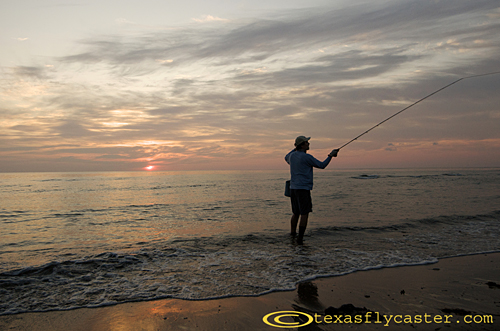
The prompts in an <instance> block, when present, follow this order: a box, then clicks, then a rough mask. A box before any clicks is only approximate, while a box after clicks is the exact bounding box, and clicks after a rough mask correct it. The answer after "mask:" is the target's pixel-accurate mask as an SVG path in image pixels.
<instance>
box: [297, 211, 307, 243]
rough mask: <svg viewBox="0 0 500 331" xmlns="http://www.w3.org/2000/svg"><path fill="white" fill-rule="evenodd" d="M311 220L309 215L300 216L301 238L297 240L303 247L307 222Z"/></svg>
mask: <svg viewBox="0 0 500 331" xmlns="http://www.w3.org/2000/svg"><path fill="white" fill-rule="evenodd" d="M308 219H309V214H304V215H300V223H299V236H298V238H297V243H298V244H299V245H302V243H303V240H304V233H305V232H306V227H307V220H308Z"/></svg>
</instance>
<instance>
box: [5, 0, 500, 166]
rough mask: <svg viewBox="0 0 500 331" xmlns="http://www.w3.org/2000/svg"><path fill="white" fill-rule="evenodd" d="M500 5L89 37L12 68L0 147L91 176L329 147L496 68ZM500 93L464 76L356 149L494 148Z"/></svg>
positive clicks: (317, 12)
mask: <svg viewBox="0 0 500 331" xmlns="http://www.w3.org/2000/svg"><path fill="white" fill-rule="evenodd" d="M498 8H499V4H498V2H497V1H486V0H480V1H475V2H471V1H463V0H453V1H451V0H444V1H430V0H423V1H406V0H405V1H388V2H384V3H380V2H367V3H363V4H358V3H355V4H352V5H347V6H344V7H325V8H319V9H308V10H300V11H289V12H284V13H279V14H269V15H267V16H263V17H259V18H254V19H245V20H231V21H224V24H215V25H213V24H189V25H186V26H184V27H177V28H175V29H173V28H172V29H166V28H164V29H149V28H141V27H137V29H135V30H134V32H133V33H131V32H130V31H121V32H120V33H119V34H118V33H117V34H114V35H110V34H102V35H96V36H90V37H88V38H87V39H85V40H83V41H80V45H79V46H80V47H81V51H80V52H76V53H74V54H62V55H61V56H60V57H58V58H53V59H50V63H53V64H52V65H51V66H50V67H48V66H45V65H43V66H42V65H40V66H37V65H32V66H22V65H17V66H13V67H11V68H7V70H6V71H7V72H9V73H10V78H9V79H8V80H4V83H2V85H1V86H0V88H1V90H0V93H1V95H2V97H3V98H4V101H5V102H4V103H3V105H2V110H1V111H2V116H4V117H5V118H7V114H10V115H8V122H7V121H5V122H4V123H3V124H0V127H1V128H2V131H3V132H4V135H3V136H0V139H2V141H3V142H5V145H4V146H5V148H11V149H14V150H15V148H16V146H17V148H19V149H18V150H19V154H18V157H21V156H22V155H24V156H23V157H26V158H28V157H31V156H28V154H27V153H28V152H26V154H23V153H24V152H23V151H28V150H29V153H31V155H39V156H40V157H42V156H47V155H49V154H50V155H51V156H55V155H61V157H63V158H65V159H64V164H67V163H68V162H73V161H74V162H76V161H75V160H78V159H82V160H83V159H84V160H86V163H84V164H85V165H89V166H90V165H91V164H92V163H88V162H90V161H89V160H91V159H93V160H95V161H96V163H95V165H96V167H99V166H102V165H103V163H106V164H107V162H108V163H109V164H115V165H118V164H121V163H120V162H125V163H127V164H132V163H138V164H139V163H141V162H150V161H155V162H157V163H158V164H160V165H161V164H164V165H166V164H169V165H172V164H175V165H176V166H177V167H179V168H182V165H185V164H189V165H190V166H192V167H195V165H196V164H199V165H200V166H201V167H210V164H219V165H220V164H221V163H224V162H223V161H222V160H226V161H227V162H233V163H231V164H237V163H238V162H239V164H240V165H241V164H245V163H248V164H252V165H255V164H258V162H259V161H262V160H265V158H270V161H269V162H271V163H272V162H275V161H274V160H278V159H280V161H279V162H281V159H282V157H281V154H283V151H284V150H286V149H288V148H289V147H291V146H290V141H292V140H293V138H294V137H295V136H296V135H298V134H299V133H300V134H308V135H311V136H313V137H315V139H316V140H315V145H314V146H315V148H316V149H318V150H320V151H323V150H325V151H327V152H328V151H329V150H331V148H332V145H336V144H340V143H343V142H345V141H348V140H350V139H351V138H352V137H354V136H356V135H358V134H360V133H361V132H363V131H364V130H366V129H368V128H370V127H371V126H373V125H375V124H376V123H379V122H380V121H381V120H383V119H385V118H387V117H389V116H390V115H392V114H394V113H395V112H397V111H399V110H401V109H402V108H404V107H406V106H407V105H409V104H411V103H413V102H414V101H416V100H418V99H420V98H421V97H423V96H425V95H427V94H429V93H431V92H432V91H435V90H437V89H439V88H441V87H443V86H445V85H446V84H449V83H450V82H451V81H453V80H455V79H457V78H459V77H462V76H467V75H470V74H477V73H483V72H488V71H492V70H496V68H500V60H499V59H498V56H497V55H498V53H499V51H500V37H499V36H498V33H497V31H498V29H499V26H498V25H499V23H498V20H496V17H495V16H494V15H493V16H492V15H491V13H497V12H498ZM218 20H220V19H218V18H216V17H212V16H205V17H203V18H202V19H199V21H200V23H201V22H202V21H203V22H214V21H218ZM120 22H122V23H130V22H126V21H124V20H121V21H120ZM38 63H40V62H38ZM499 84H500V83H499V78H498V76H491V77H483V78H481V79H475V80H472V79H471V80H467V81H462V82H460V84H457V85H455V86H453V88H450V89H447V90H445V91H443V92H441V93H440V94H438V95H436V96H433V97H432V98H430V99H429V100H426V102H425V103H422V104H419V105H418V106H415V107H413V108H412V109H411V110H409V111H408V112H405V113H404V115H401V116H398V117H396V118H394V119H393V120H391V121H390V122H387V123H385V124H384V125H383V126H381V127H380V128H379V129H377V130H374V131H372V132H370V134H368V135H366V136H364V137H363V139H360V140H359V141H356V142H355V143H353V144H352V145H350V146H349V148H350V149H352V151H353V152H355V151H381V152H385V151H387V152H388V151H396V149H397V152H398V153H392V154H394V155H396V154H399V153H404V151H405V150H409V149H412V150H413V149H415V150H417V149H418V148H417V147H418V146H424V147H425V148H436V149H439V148H445V147H446V148H447V146H450V145H451V143H449V142H448V143H447V144H444V143H442V142H443V141H444V140H446V141H466V140H467V139H470V141H471V142H472V141H476V142H478V144H481V143H482V144H486V141H489V140H488V139H493V140H495V139H500V136H499V133H498V124H499V123H498V121H499V120H500V116H499V115H498V114H499V109H498V104H500V96H498V93H497V92H498V89H499V88H500V86H499ZM34 89H35V91H33V90H34ZM28 91H31V92H30V93H28ZM41 91H43V93H42V92H41ZM13 92H16V93H13ZM4 129H5V130H4ZM148 141H150V142H151V141H154V142H156V143H151V144H148V143H145V142H148ZM389 142H391V143H390V144H389ZM388 144H389V145H388ZM68 145H71V146H70V147H68ZM44 146H52V147H51V148H47V147H44ZM460 146H461V147H460V148H463V147H464V145H463V144H461V145H460ZM488 146H489V147H488V148H491V146H493V145H492V144H488ZM424 147H422V148H424ZM9 151H11V150H9ZM495 153H498V152H495ZM263 155H264V156H265V158H264V157H263ZM360 155H361V154H360ZM416 155H417V154H416ZM361 157H362V156H359V158H361ZM416 157H417V156H416ZM490 159H491V158H490ZM490 159H489V160H490ZM62 160H63V159H61V162H63V161H62ZM252 160H253V161H252ZM271 160H272V161H271ZM252 162H253V163H252ZM277 163H278V161H276V164H277ZM61 164H62V163H61ZM280 164H281V163H280ZM120 167H121V165H120ZM263 167H265V165H263Z"/></svg>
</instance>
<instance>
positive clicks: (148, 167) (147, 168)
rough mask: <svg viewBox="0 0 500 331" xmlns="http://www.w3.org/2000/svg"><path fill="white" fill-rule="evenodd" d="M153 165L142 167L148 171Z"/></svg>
mask: <svg viewBox="0 0 500 331" xmlns="http://www.w3.org/2000/svg"><path fill="white" fill-rule="evenodd" d="M154 168H155V167H154V166H152V165H150V166H147V167H144V169H146V170H148V171H151V170H153V169H154Z"/></svg>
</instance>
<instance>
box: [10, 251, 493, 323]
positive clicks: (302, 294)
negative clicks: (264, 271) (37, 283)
mask: <svg viewBox="0 0 500 331" xmlns="http://www.w3.org/2000/svg"><path fill="white" fill-rule="evenodd" d="M278 311H291V312H293V313H282V314H285V315H295V316H288V317H286V316H283V317H281V318H279V319H276V317H277V316H278V315H277V314H276V315H272V316H270V317H269V318H268V319H267V321H268V323H270V324H275V325H276V324H279V325H280V326H290V327H291V328H288V329H289V330H293V329H298V328H297V326H298V325H304V326H302V327H301V328H300V330H339V329H350V330H387V329H395V330H414V329H418V330H499V329H500V253H494V254H480V255H472V256H464V257H457V258H449V259H443V260H440V261H439V262H438V263H436V264H429V265H422V266H410V267H395V268H384V269H377V270H370V271H360V272H356V273H353V274H349V275H345V276H340V277H331V278H321V279H316V280H314V281H311V282H305V283H301V284H299V285H297V288H296V290H295V291H289V292H275V293H270V294H267V295H263V296H260V297H236V298H226V299H217V300H205V301H187V300H177V299H165V300H156V301H147V302H135V303H124V304H120V305H115V306H109V307H101V308H82V309H75V310H69V311H51V312H43V313H26V314H17V315H6V316H0V330H2V331H3V330H6V331H7V330H9V331H10V330H23V331H24V330H32V331H58V330H61V331H62V330H64V331H104V330H120V331H129V330H130V331H139V330H279V329H278V328H276V327H273V326H270V325H267V324H265V323H264V321H263V317H264V316H266V315H268V314H270V313H273V312H278ZM308 316H311V317H308ZM311 319H312V321H311ZM308 322H309V324H308V325H305V324H306V323H308ZM468 322H470V323H468ZM286 323H289V324H286ZM293 323H295V324H293ZM280 329H282V330H287V329H286V328H285V329H283V328H280Z"/></svg>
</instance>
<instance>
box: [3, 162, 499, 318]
mask: <svg viewBox="0 0 500 331" xmlns="http://www.w3.org/2000/svg"><path fill="white" fill-rule="evenodd" d="M288 177H289V175H288V172H287V171H221V172H215V171H214V172H103V173H4V174H0V231H1V239H0V315H4V314H15V313H22V312H35V311H36V312H39V311H49V310H66V309H74V308H80V307H100V306H106V305H113V304H118V303H124V302H131V301H142V300H154V299H162V298H179V299H189V300H204V299H211V298H223V297H231V296H256V295H262V294H265V293H269V292H273V291H285V290H293V289H295V285H296V284H297V283H298V282H301V281H306V280H312V279H315V278H318V277H329V276H338V275H344V274H348V273H352V272H356V271H360V270H369V269H376V268H384V267H394V266H403V265H419V264H430V263H435V262H437V260H438V259H440V258H445V257H451V256H460V255H470V254H478V253H484V252H498V251H500V226H499V219H500V169H460V170H439V169H437V170H410V169H403V170H387V169H386V170H374V169H371V170H316V171H315V179H314V180H315V184H314V189H313V191H312V198H313V213H312V214H311V215H310V217H309V225H308V228H307V232H306V236H305V238H304V245H297V244H296V242H295V240H294V239H293V238H292V237H291V236H290V235H289V232H290V229H289V222H290V216H291V208H290V201H289V199H288V198H286V197H285V196H284V195H283V192H284V186H285V180H287V179H288Z"/></svg>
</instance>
